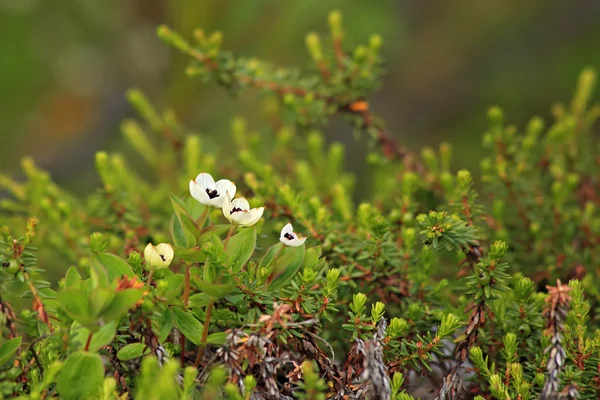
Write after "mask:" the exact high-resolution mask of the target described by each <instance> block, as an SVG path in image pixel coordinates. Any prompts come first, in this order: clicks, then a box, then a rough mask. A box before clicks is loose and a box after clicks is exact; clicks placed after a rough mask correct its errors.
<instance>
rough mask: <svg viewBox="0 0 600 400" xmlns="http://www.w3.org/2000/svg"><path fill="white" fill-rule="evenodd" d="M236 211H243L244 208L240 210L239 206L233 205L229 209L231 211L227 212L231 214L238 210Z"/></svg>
mask: <svg viewBox="0 0 600 400" xmlns="http://www.w3.org/2000/svg"><path fill="white" fill-rule="evenodd" d="M238 211H244V210H242V209H241V208H239V207H233V208H232V209H231V211H230V212H229V215H231V214H233V213H234V212H238Z"/></svg>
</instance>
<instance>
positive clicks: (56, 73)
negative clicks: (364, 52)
mask: <svg viewBox="0 0 600 400" xmlns="http://www.w3.org/2000/svg"><path fill="white" fill-rule="evenodd" d="M334 8H337V9H339V10H341V11H342V13H343V15H344V21H345V30H346V32H347V34H348V35H347V36H348V38H349V39H350V41H351V43H364V42H366V41H367V40H368V37H369V35H370V34H371V33H374V32H376V33H379V34H381V35H382V36H383V38H384V48H383V53H384V56H385V59H386V64H385V67H386V70H387V74H386V76H385V80H384V82H383V86H382V89H381V90H380V92H378V94H377V95H376V96H375V97H374V98H373V99H372V103H373V109H374V110H375V111H376V112H378V114H380V115H381V116H382V117H383V118H385V119H386V120H387V122H388V126H389V128H390V130H391V131H392V132H393V133H394V134H395V135H397V137H398V138H399V139H400V140H401V141H402V142H405V143H407V144H408V145H410V146H411V147H413V148H418V147H419V146H421V145H423V144H435V143H438V142H440V141H442V140H447V141H450V142H452V143H454V144H455V145H456V148H455V154H456V155H457V166H467V167H469V166H470V167H475V166H476V164H475V163H476V160H479V159H480V157H479V156H478V155H477V156H476V157H472V158H471V157H469V154H473V151H476V150H477V149H479V148H480V135H481V133H482V132H483V131H484V130H485V129H486V127H487V123H486V119H485V111H486V109H487V108H488V107H489V106H490V105H492V104H499V105H501V106H503V107H504V108H505V109H506V113H507V119H508V120H509V121H511V122H514V123H517V124H523V123H524V122H525V121H526V120H527V119H528V117H530V116H532V115H534V114H537V115H542V116H547V115H548V114H549V113H548V110H549V107H550V105H551V104H552V103H553V102H554V101H556V100H565V101H567V100H569V98H570V96H571V94H572V91H573V89H574V86H575V82H576V77H577V74H578V72H579V71H580V70H581V69H582V68H583V67H584V66H585V65H592V66H596V67H597V66H598V65H600V51H599V50H600V1H597V0H578V1H564V0H562V1H560V0H530V1H468V0H453V1H445V0H430V1H419V0H395V1H394V0H378V1H366V0H328V1H322V0H285V1H282V0H219V1H217V0H177V1H166V0H162V1H161V0H77V1H73V0H52V1H49V0H0V74H1V78H0V144H1V145H0V172H8V173H11V174H16V173H17V172H18V162H19V160H20V159H21V158H22V157H23V156H24V155H32V156H34V157H35V159H36V160H37V161H38V163H39V164H41V165H42V166H43V167H44V168H47V169H49V170H50V171H51V172H52V174H53V176H54V178H55V179H57V180H58V181H60V182H61V183H66V184H68V185H69V186H71V187H72V188H74V189H75V190H84V188H88V187H89V184H90V181H93V180H95V177H94V173H93V163H94V161H93V154H94V152H95V151H96V150H99V149H115V148H118V147H119V142H120V135H119V131H118V124H119V121H120V120H121V119H122V118H123V117H126V116H129V115H132V112H131V110H130V108H129V106H128V105H127V103H126V101H125V96H124V95H125V91H126V90H127V88H129V87H132V86H137V87H140V88H141V89H142V90H144V91H145V92H146V93H147V94H148V95H149V97H150V98H151V100H152V101H153V102H154V103H155V104H157V105H158V106H159V107H166V106H170V107H172V108H174V109H175V110H176V112H177V114H178V116H179V117H180V118H181V120H182V121H184V122H185V123H186V124H187V125H188V126H190V127H193V128H194V129H196V130H198V131H199V132H201V133H202V134H203V135H206V136H208V137H212V138H215V139H216V138H218V135H219V134H222V133H223V132H226V131H228V130H229V124H230V117H231V116H233V115H236V114H239V115H243V116H246V117H248V118H249V119H250V120H251V126H255V127H258V126H260V121H259V118H258V117H254V116H253V115H255V113H254V112H252V111H253V110H255V109H256V107H257V101H256V96H255V95H254V94H245V95H243V96H242V97H241V98H239V99H237V100H235V101H233V102H232V101H231V100H230V99H229V95H228V94H226V93H225V92H224V91H222V90H220V88H218V87H216V85H214V84H209V85H204V84H202V83H201V82H199V81H197V80H193V79H190V78H187V77H186V76H185V75H184V73H183V72H184V67H185V65H186V62H187V59H186V57H185V56H183V55H180V54H178V53H177V52H176V51H173V50H172V49H171V48H169V47H167V46H166V45H165V44H163V43H162V42H161V41H160V40H158V39H157V37H156V35H155V29H156V26H157V25H158V24H159V23H166V24H168V25H169V26H171V27H172V28H174V29H176V30H178V31H180V32H181V33H182V34H184V35H185V36H187V37H189V36H190V35H191V32H192V30H193V29H194V28H195V27H203V28H204V29H205V30H207V31H212V30H221V31H222V32H223V33H224V37H225V40H224V46H223V47H224V48H227V49H232V50H234V51H235V52H238V53H241V54H244V55H253V56H257V57H261V58H266V59H269V60H272V61H274V62H276V63H279V64H281V65H287V66H307V65H308V63H309V62H310V61H309V58H308V54H307V51H306V49H305V47H304V35H305V34H306V32H308V31H311V30H314V31H318V32H322V33H325V32H326V31H327V22H326V21H327V14H328V12H329V11H330V10H331V9H334ZM330 129H331V130H333V131H336V132H332V133H333V134H334V136H335V137H336V138H340V137H344V136H347V137H348V142H349V143H352V139H351V132H350V128H347V127H346V126H345V125H344V124H339V123H336V124H334V125H333V126H332V127H331V128H330ZM346 129H347V131H348V132H347V135H346ZM216 140H218V139H216Z"/></svg>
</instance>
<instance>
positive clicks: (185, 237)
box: [169, 213, 196, 248]
mask: <svg viewBox="0 0 600 400" xmlns="http://www.w3.org/2000/svg"><path fill="white" fill-rule="evenodd" d="M188 218H189V217H188ZM169 230H170V232H171V238H172V239H173V244H174V245H175V246H176V247H184V248H188V247H194V246H196V238H195V237H194V234H193V233H192V232H191V231H190V230H188V229H187V228H186V227H185V225H183V224H182V223H181V220H180V219H179V217H178V216H177V214H176V213H173V216H172V217H171V223H170V224H169Z"/></svg>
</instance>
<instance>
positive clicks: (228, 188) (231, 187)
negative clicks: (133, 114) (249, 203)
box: [215, 179, 237, 199]
mask: <svg viewBox="0 0 600 400" xmlns="http://www.w3.org/2000/svg"><path fill="white" fill-rule="evenodd" d="M215 189H217V193H219V197H224V196H225V193H226V192H229V196H231V198H232V199H233V198H234V197H235V192H236V190H237V188H236V187H235V183H233V182H231V181H230V180H229V179H221V180H219V181H217V183H215Z"/></svg>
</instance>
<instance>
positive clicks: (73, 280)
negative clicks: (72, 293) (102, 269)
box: [65, 267, 81, 289]
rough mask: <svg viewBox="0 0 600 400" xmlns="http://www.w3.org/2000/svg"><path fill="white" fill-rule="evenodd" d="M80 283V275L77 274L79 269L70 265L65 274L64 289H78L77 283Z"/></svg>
mask: <svg viewBox="0 0 600 400" xmlns="http://www.w3.org/2000/svg"><path fill="white" fill-rule="evenodd" d="M80 284H81V275H79V271H77V268H75V267H71V268H69V270H68V271H67V274H66V275H65V289H70V288H73V289H79V285H80Z"/></svg>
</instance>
